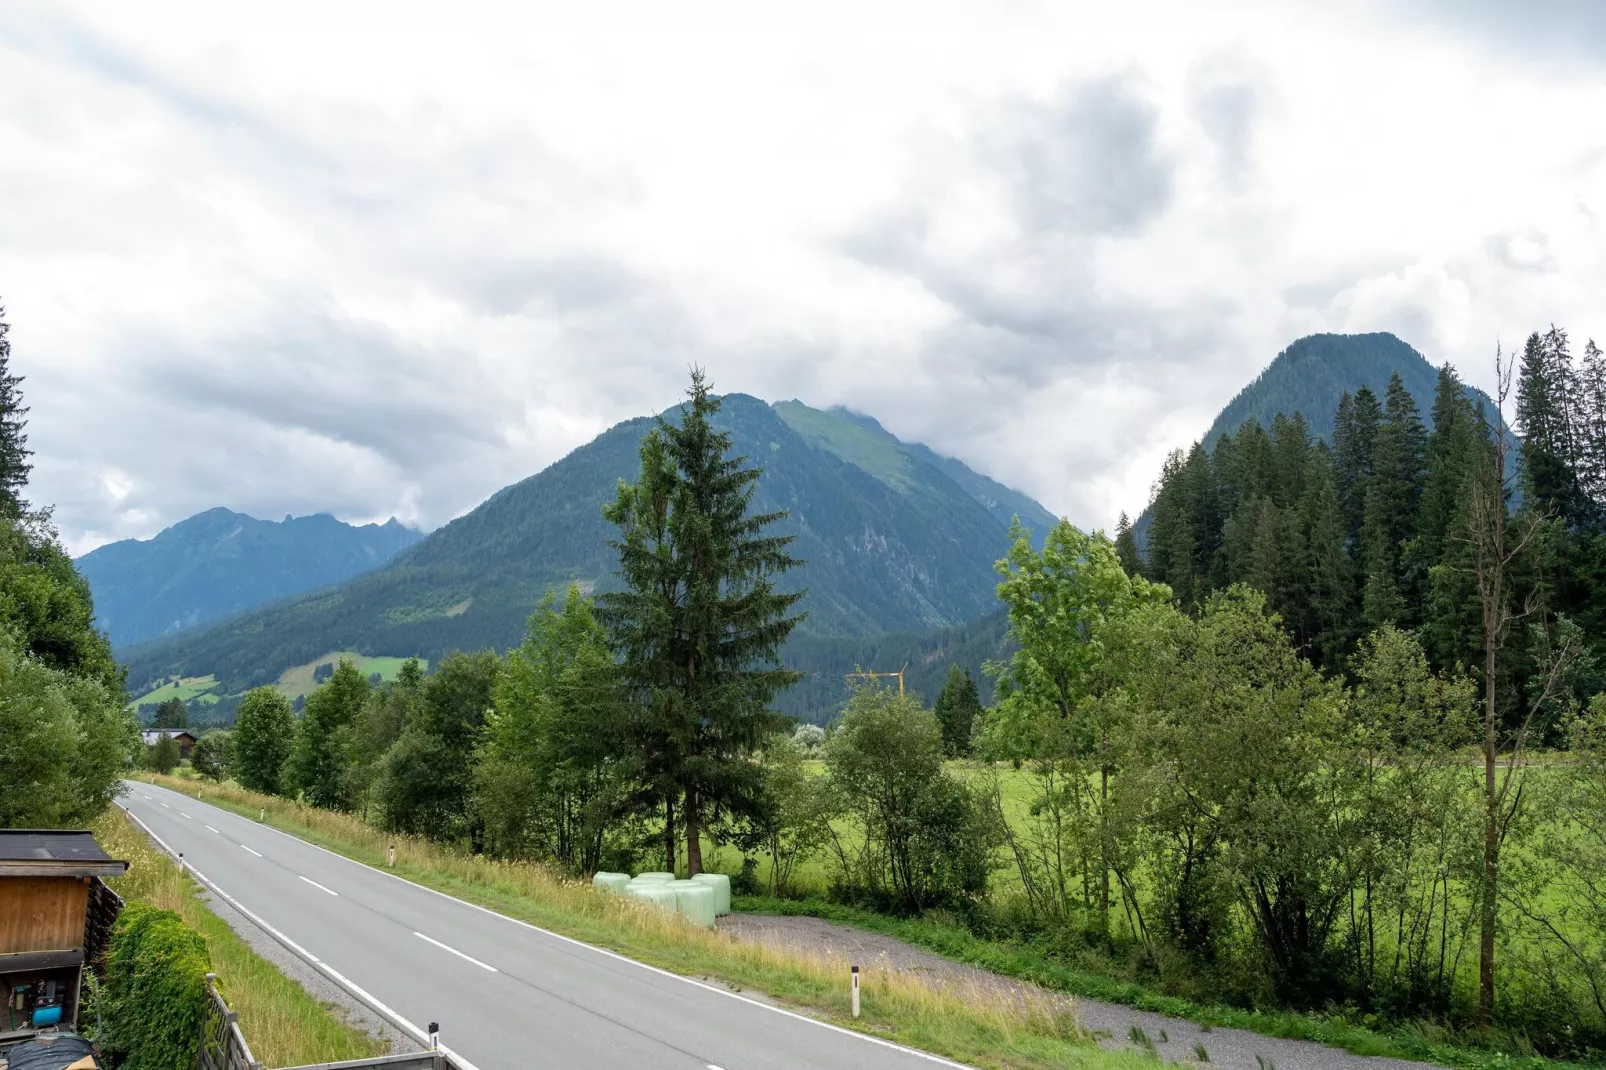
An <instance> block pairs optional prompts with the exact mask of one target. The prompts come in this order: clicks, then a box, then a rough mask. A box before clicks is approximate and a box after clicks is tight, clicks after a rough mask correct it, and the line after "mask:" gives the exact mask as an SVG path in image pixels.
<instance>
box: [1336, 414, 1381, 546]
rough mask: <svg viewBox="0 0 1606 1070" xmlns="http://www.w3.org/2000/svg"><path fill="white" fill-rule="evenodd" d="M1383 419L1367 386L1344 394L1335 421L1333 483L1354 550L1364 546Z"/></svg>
mask: <svg viewBox="0 0 1606 1070" xmlns="http://www.w3.org/2000/svg"><path fill="white" fill-rule="evenodd" d="M1381 419H1382V408H1381V407H1380V406H1379V405H1378V403H1377V395H1376V394H1374V393H1372V391H1371V390H1369V389H1367V388H1366V387H1364V386H1363V387H1361V388H1360V389H1359V390H1357V391H1356V392H1355V393H1354V394H1353V395H1351V394H1349V393H1348V392H1345V394H1344V395H1343V396H1342V397H1340V398H1339V401H1338V414H1337V415H1336V416H1335V417H1334V418H1333V482H1334V484H1335V486H1336V487H1337V489H1338V502H1339V506H1340V507H1341V508H1342V509H1343V511H1344V527H1345V530H1346V531H1347V532H1348V535H1349V541H1350V544H1351V545H1352V546H1355V547H1360V546H1361V545H1362V534H1361V528H1362V526H1363V524H1364V523H1365V520H1366V487H1367V484H1368V483H1369V482H1370V480H1371V477H1372V444H1373V440H1374V439H1375V438H1376V437H1377V425H1378V423H1379V422H1380V421H1381Z"/></svg>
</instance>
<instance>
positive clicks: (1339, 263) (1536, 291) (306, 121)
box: [0, 0, 1606, 553]
mask: <svg viewBox="0 0 1606 1070" xmlns="http://www.w3.org/2000/svg"><path fill="white" fill-rule="evenodd" d="M136 8H137V10H136ZM1206 8H1208V10H1205V9H1206ZM0 100H3V102H4V106H3V107H0V145H3V146H4V149H3V150H0V299H3V301H4V303H5V305H6V309H7V314H6V317H7V320H8V322H9V323H10V324H11V341H12V370H13V371H14V372H16V373H18V374H22V375H24V376H26V377H27V378H26V382H25V383H24V385H23V390H24V393H25V396H26V399H27V401H28V403H29V404H30V405H31V407H32V413H31V416H30V424H29V435H30V445H31V446H32V447H33V449H34V450H35V451H36V456H35V458H34V460H35V470H34V473H33V481H32V484H31V486H30V489H29V492H28V493H29V497H30V498H31V499H32V500H33V501H34V502H35V503H40V504H43V503H53V504H54V507H55V518H56V523H57V525H58V527H59V529H60V531H61V535H62V538H63V539H64V541H65V542H66V544H67V545H68V547H69V548H70V549H71V550H73V552H75V553H82V552H85V551H87V550H89V549H91V548H93V547H94V546H97V545H100V544H102V543H105V542H108V541H111V540H115V539H122V538H130V537H134V538H147V537H149V536H151V535H153V534H155V533H156V532H157V531H159V530H161V529H162V528H164V527H166V526H168V525H170V524H172V523H175V522H177V521H178V520H181V519H183V518H184V517H186V516H189V515H191V514H193V513H196V512H199V511H201V510H203V509H207V508H211V507H214V506H220V505H221V506H227V507H229V508H232V509H236V510H239V511H241V512H246V513H250V514H252V515H254V516H259V517H264V518H268V519H277V518H280V517H282V516H284V515H286V514H294V515H298V516H299V515H303V514H306V513H313V512H329V513H333V514H334V515H336V516H339V517H341V518H342V519H346V520H350V521H353V522H367V521H371V520H383V519H385V518H387V517H390V516H395V517H397V518H399V519H400V520H402V521H404V522H406V523H408V524H411V525H414V526H417V527H420V528H423V529H431V528H434V527H436V526H438V525H440V524H442V523H444V522H446V521H447V520H449V519H451V518H452V517H454V516H457V515H461V514H462V513H464V512H466V511H467V510H469V509H471V508H473V507H474V506H475V505H476V504H478V503H479V502H480V501H482V500H484V499H485V498H486V497H488V496H489V495H490V494H491V493H493V492H494V491H495V490H497V489H498V488H500V487H502V486H505V485H507V484H509V483H512V482H515V481H517V480H519V479H522V478H524V477H525V476H528V475H530V474H533V473H534V472H536V471H539V470H540V469H541V468H543V467H545V466H546V465H548V464H550V463H552V462H553V461H555V460H557V459H559V458H560V457H562V456H563V455H564V454H566V453H567V452H568V451H570V450H572V449H574V448H575V447H577V446H579V445H581V444H583V443H584V442H586V441H588V440H590V439H591V438H592V437H594V436H595V435H596V434H598V433H599V432H601V431H602V430H604V429H605V428H607V427H609V426H611V425H613V424H615V423H617V422H619V421H621V420H624V419H628V418H630V417H633V416H638V415H642V414H646V413H650V412H655V411H659V410H662V409H664V408H666V407H668V406H669V405H671V404H673V403H674V402H675V401H676V400H677V399H678V398H679V396H680V393H681V391H682V390H683V389H684V387H685V383H686V377H687V369H688V368H689V367H690V366H692V365H694V364H695V365H699V366H702V367H704V368H706V369H707V371H708V373H709V375H710V377H711V378H712V380H713V382H714V384H715V386H716V389H718V390H720V391H742V392H746V393H750V394H754V395H757V396H759V397H762V398H765V399H768V400H782V399H787V398H794V397H795V398H798V399H801V400H802V401H804V402H806V403H808V404H811V405H814V406H818V407H826V406H830V405H838V404H841V405H847V406H850V407H852V408H854V409H857V410H859V411H862V412H866V413H869V414H871V415H873V416H875V417H876V418H877V419H879V420H880V421H881V423H882V424H883V425H884V426H886V427H887V428H888V429H889V430H890V431H892V432H893V433H895V434H897V435H898V436H900V437H902V438H904V439H905V440H913V441H922V442H925V443H927V444H928V445H930V446H931V447H932V448H934V449H936V450H938V451H939V452H943V453H947V454H950V455H952V456H955V457H958V458H960V459H961V460H963V461H965V462H966V463H967V464H969V465H970V466H971V467H973V468H975V469H977V470H978V471H981V472H984V473H986V474H988V475H991V476H993V477H994V478H996V479H999V480H1001V481H1002V482H1005V483H1007V484H1010V485H1012V486H1015V487H1017V488H1019V489H1021V490H1024V491H1026V492H1027V493H1029V494H1031V495H1033V496H1035V497H1036V498H1038V499H1039V500H1040V501H1042V502H1043V503H1044V504H1045V505H1046V506H1048V507H1049V508H1050V509H1051V510H1053V511H1054V512H1055V513H1057V514H1060V515H1064V516H1067V517H1069V519H1070V520H1071V521H1072V522H1073V523H1076V524H1078V525H1079V526H1083V527H1104V528H1109V527H1111V526H1113V524H1114V522H1115V519H1116V517H1117V515H1118V514H1119V513H1120V512H1121V511H1122V510H1126V511H1128V512H1130V513H1133V514H1134V515H1135V514H1136V513H1137V512H1138V511H1139V510H1141V509H1142V508H1143V506H1144V504H1145V502H1146V501H1147V498H1148V495H1149V490H1150V487H1151V485H1152V483H1153V480H1154V478H1155V476H1156V475H1157V474H1158V472H1159V468H1160V465H1161V462H1162V461H1163V459H1164V457H1165V455H1166V454H1167V452H1169V451H1170V450H1173V449H1177V448H1185V447H1186V446H1187V445H1188V444H1189V443H1191V442H1192V441H1193V440H1195V439H1197V438H1198V437H1199V436H1201V435H1202V434H1203V432H1204V431H1205V429H1206V428H1207V427H1208V426H1209V423H1210V421H1211V419H1212V418H1213V417H1214V415H1215V414H1216V412H1217V411H1218V410H1219V409H1220V408H1221V407H1222V405H1224V404H1225V403H1226V402H1227V401H1228V400H1229V399H1230V398H1231V397H1232V396H1233V394H1235V393H1236V392H1237V391H1238V390H1239V389H1240V388H1241V387H1242V386H1243V385H1244V384H1245V383H1247V382H1248V381H1249V380H1250V379H1251V378H1252V377H1253V376H1254V375H1255V374H1256V373H1257V372H1258V371H1259V370H1260V369H1261V368H1262V367H1264V366H1265V365H1266V364H1267V363H1268V362H1269V361H1270V360H1271V359H1272V358H1273V357H1274V356H1275V355H1276V354H1277V353H1278V352H1279V351H1280V350H1281V349H1282V348H1283V347H1285V346H1286V345H1287V344H1288V343H1289V342H1291V341H1293V340H1294V339H1296V338H1299V337H1301V336H1303V335H1307V334H1311V333H1314V332H1318V331H1339V332H1360V331H1378V330H1386V331H1393V332H1395V333H1396V334H1398V335H1399V336H1400V337H1402V338H1403V339H1405V340H1406V341H1407V342H1409V343H1410V344H1411V345H1413V346H1415V347H1416V348H1417V349H1418V350H1420V351H1421V352H1422V353H1423V354H1424V355H1425V356H1426V357H1427V358H1428V359H1429V360H1430V361H1432V362H1433V363H1435V364H1439V363H1443V362H1445V361H1449V362H1451V363H1453V364H1455V365H1456V366H1457V367H1458V368H1459V369H1460V370H1461V372H1462V373H1463V375H1464V376H1465V377H1466V378H1467V379H1469V380H1470V381H1472V382H1474V383H1478V384H1480V385H1484V386H1486V387H1487V386H1488V385H1490V383H1491V381H1492V366H1493V357H1494V353H1495V347H1496V346H1497V344H1503V345H1505V346H1507V347H1508V348H1509V347H1510V346H1511V345H1513V344H1518V345H1520V342H1521V339H1522V337H1524V336H1525V335H1526V334H1527V333H1528V332H1530V331H1532V330H1535V329H1543V328H1545V327H1547V326H1548V325H1550V324H1552V323H1555V324H1557V325H1560V326H1562V327H1565V328H1567V329H1568V330H1569V331H1570V332H1571V334H1572V335H1573V337H1574V339H1575V340H1576V341H1577V342H1578V344H1579V345H1581V344H1582V341H1583V339H1585V338H1588V337H1595V338H1597V339H1600V340H1601V341H1602V342H1603V343H1606V4H1601V3H1598V2H1594V0H1577V2H1568V0H1550V2H1541V0H1530V2H1528V3H1523V4H1517V3H1497V2H1495V0H1401V2H1397V3H1390V4H1372V3H1363V2H1353V3H1344V2H1339V3H1333V4H1323V5H1306V4H1286V3H1251V2H1239V3H1220V4H1211V5H1200V4H1193V3H1123V4H1108V3H1099V4H1073V3H1035V2H1030V0H993V2H991V3H985V4H981V3H977V4H969V3H960V2H955V0H943V2H936V0H928V2H923V3H911V4H902V5H899V4H892V3H884V4H876V3H868V4H867V3H864V2H862V0H861V2H857V3H851V4H850V3H839V2H836V0H828V2H811V3H809V4H804V5H795V6H786V5H778V4H777V5H752V4H745V3H744V4H734V3H732V4H725V3H695V2H690V3H687V4H682V5H673V10H672V11H669V10H668V9H667V8H666V7H665V6H664V5H657V4H647V3H627V2H599V3H595V4H588V5H572V4H546V5H543V4H540V3H519V4H512V3H509V4H491V3H479V2H472V0H459V2H454V3H452V4H450V5H444V4H440V3H430V4H421V3H420V4H409V3H397V2H391V3H366V2H356V0H354V2H343V3H341V4H328V3H327V2H319V3H307V2H301V0H280V2H276V3H274V4H271V5H220V4H215V3H210V2H208V3H167V2H160V0H152V2H142V3H141V4H139V5H131V4H126V3H120V2H111V0H106V2H102V3H36V2H34V0H8V2H7V3H6V4H5V5H3V6H0Z"/></svg>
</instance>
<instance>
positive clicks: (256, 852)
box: [240, 843, 262, 858]
mask: <svg viewBox="0 0 1606 1070" xmlns="http://www.w3.org/2000/svg"><path fill="white" fill-rule="evenodd" d="M240 846H241V847H245V844H243V843H242V844H240ZM245 849H246V850H247V851H251V848H249V847H245ZM251 853H252V854H254V855H256V856H257V857H258V858H261V857H262V854H261V852H259V851H251Z"/></svg>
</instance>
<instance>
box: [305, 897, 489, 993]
mask: <svg viewBox="0 0 1606 1070" xmlns="http://www.w3.org/2000/svg"><path fill="white" fill-rule="evenodd" d="M305 879H306V878H305V877H303V878H302V880H305ZM413 935H414V936H416V937H418V938H419V939H420V940H423V941H425V942H427V943H431V944H434V945H435V946H436V947H438V948H440V949H441V950H442V951H450V952H451V953H452V954H454V955H456V956H457V957H458V958H460V959H463V960H465V961H467V962H472V963H473V964H474V965H476V966H478V967H479V968H480V969H482V970H490V971H491V972H492V973H500V972H501V971H500V970H498V969H497V968H496V967H495V966H492V965H489V964H488V963H484V962H481V961H480V960H479V959H477V958H475V957H474V956H473V955H465V954H463V953H462V952H461V951H459V950H457V948H455V947H452V946H451V945H449V944H443V943H441V942H440V941H439V940H435V939H432V938H431V937H428V936H425V935H424V934H423V933H420V932H415V933H413Z"/></svg>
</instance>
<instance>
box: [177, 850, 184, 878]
mask: <svg viewBox="0 0 1606 1070" xmlns="http://www.w3.org/2000/svg"><path fill="white" fill-rule="evenodd" d="M178 871H179V872H180V873H183V872H184V852H183V851H180V852H179V853H178Z"/></svg>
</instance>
